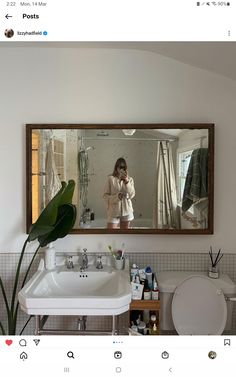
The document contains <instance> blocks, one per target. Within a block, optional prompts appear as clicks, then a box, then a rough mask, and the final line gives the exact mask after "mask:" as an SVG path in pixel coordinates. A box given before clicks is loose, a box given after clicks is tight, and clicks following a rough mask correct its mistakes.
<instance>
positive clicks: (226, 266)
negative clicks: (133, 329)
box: [0, 252, 236, 335]
mask: <svg viewBox="0 0 236 377" xmlns="http://www.w3.org/2000/svg"><path fill="white" fill-rule="evenodd" d="M126 255H127V257H129V260H130V264H132V263H136V264H138V266H139V267H145V266H151V267H152V269H153V271H155V272H156V273H157V279H158V272H159V271H166V270H172V271H174V270H176V271H177V270H182V271H183V270H190V271H191V270H192V271H206V270H207V268H208V264H209V256H208V254H206V253H195V254H192V253H188V254H187V253H148V252H143V253H127V254H126ZM42 257H43V253H41V254H39V255H38V256H37V258H36V261H35V263H34V266H33V269H32V273H31V275H32V274H33V273H34V272H35V270H36V269H37V266H38V263H39V260H40V258H42ZM31 258H32V254H26V255H25V257H24V261H23V265H22V271H23V272H24V271H26V269H27V266H28V264H29V262H30V260H31ZM18 259H19V254H16V253H8V254H0V276H1V277H2V279H3V281H4V282H5V284H6V287H7V294H8V296H10V292H11V291H12V288H13V279H14V275H15V270H16V265H17V262H18ZM220 271H221V272H222V273H226V274H228V275H229V276H230V278H231V279H232V280H233V281H235V282H236V255H235V254H225V255H224V257H223V259H222V260H221V262H220ZM234 305H235V308H234V312H233V328H232V334H234V335H235V334H236V304H234ZM3 308H4V306H3V302H2V296H1V295H0V319H1V320H2V318H4V316H5V313H4V309H3ZM27 318H28V316H27V315H25V314H24V313H23V312H22V311H20V313H19V321H18V322H19V324H18V331H20V330H21V329H22V327H23V325H24V324H25V322H26V321H27ZM77 320H78V318H77V317H57V316H52V317H50V318H49V320H48V321H47V324H46V327H50V328H64V329H65V328H66V329H71V330H73V329H76V328H77ZM3 322H4V321H3ZM127 324H128V314H127V313H125V314H124V315H122V316H120V320H119V326H120V329H121V333H123V330H124V329H125V328H127ZM87 328H88V329H96V330H110V329H111V318H110V317H104V316H103V317H88V320H87ZM24 334H25V335H33V334H34V319H32V320H31V322H30V323H29V324H28V326H27V328H26V330H25V332H24Z"/></svg>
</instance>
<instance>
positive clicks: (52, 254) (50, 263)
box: [45, 242, 56, 270]
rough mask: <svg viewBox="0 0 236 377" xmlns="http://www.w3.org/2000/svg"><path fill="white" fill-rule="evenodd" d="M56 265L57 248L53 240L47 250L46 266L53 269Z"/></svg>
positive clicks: (47, 268)
mask: <svg viewBox="0 0 236 377" xmlns="http://www.w3.org/2000/svg"><path fill="white" fill-rule="evenodd" d="M55 267H56V250H55V248H54V246H53V243H52V242H51V243H50V244H49V245H48V246H47V248H46V250H45V268H46V270H53V269H54V268H55Z"/></svg>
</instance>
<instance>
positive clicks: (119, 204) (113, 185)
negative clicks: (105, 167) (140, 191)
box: [103, 175, 135, 218]
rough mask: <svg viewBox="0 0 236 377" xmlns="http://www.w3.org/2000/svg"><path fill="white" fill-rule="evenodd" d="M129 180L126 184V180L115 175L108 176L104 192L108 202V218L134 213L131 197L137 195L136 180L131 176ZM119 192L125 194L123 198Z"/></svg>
mask: <svg viewBox="0 0 236 377" xmlns="http://www.w3.org/2000/svg"><path fill="white" fill-rule="evenodd" d="M128 180H129V182H128V183H127V184H125V183H124V181H120V179H119V178H117V177H114V176H113V175H109V176H108V179H107V182H106V185H105V188H104V194H103V198H104V199H105V202H106V204H107V217H108V218H111V217H112V218H114V217H121V216H128V215H130V214H132V213H133V206H132V201H131V199H132V198H133V197H134V196H135V190H134V180H133V178H131V177H129V178H128ZM119 193H122V194H125V197H123V198H122V199H121V200H120V199H119V197H118V194H119ZM127 194H128V195H127Z"/></svg>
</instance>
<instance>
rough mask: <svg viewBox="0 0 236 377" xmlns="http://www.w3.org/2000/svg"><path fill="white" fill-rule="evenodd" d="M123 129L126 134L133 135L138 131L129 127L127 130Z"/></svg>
mask: <svg viewBox="0 0 236 377" xmlns="http://www.w3.org/2000/svg"><path fill="white" fill-rule="evenodd" d="M122 131H123V133H124V134H125V136H132V135H133V134H134V133H135V132H136V130H134V129H127V130H122Z"/></svg>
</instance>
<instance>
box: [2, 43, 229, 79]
mask: <svg viewBox="0 0 236 377" xmlns="http://www.w3.org/2000/svg"><path fill="white" fill-rule="evenodd" d="M36 45H37V47H39V48H40V47H44V48H45V47H48V48H108V49H109V48H111V49H129V50H145V51H149V52H153V53H157V54H160V55H163V56H166V57H169V58H171V59H175V60H177V61H180V62H182V63H185V64H189V65H191V66H194V67H197V68H201V69H204V70H207V71H210V72H213V73H216V74H219V75H222V76H225V77H227V78H229V79H232V80H236V42H53V43H51V42H46V43H45V42H34V43H30V42H27V43H21V42H18V43H16V42H11V43H8V42H4V43H3V42H2V43H0V48H2V47H35V46H36Z"/></svg>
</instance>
